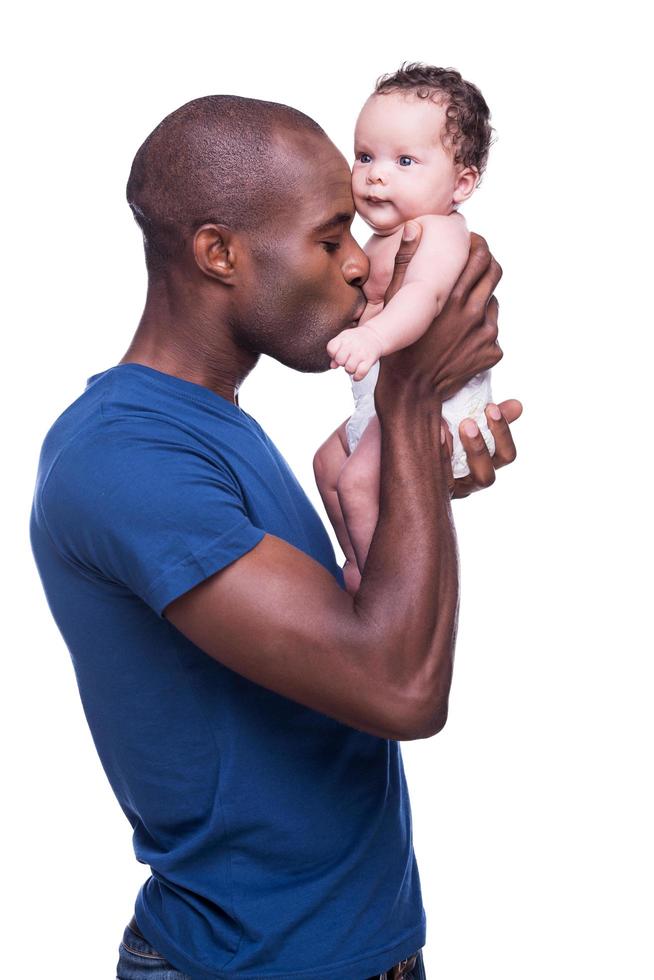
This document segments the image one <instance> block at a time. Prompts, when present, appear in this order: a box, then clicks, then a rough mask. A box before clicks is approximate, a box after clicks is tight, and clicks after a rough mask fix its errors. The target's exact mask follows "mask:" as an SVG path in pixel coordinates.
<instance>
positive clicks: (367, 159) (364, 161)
mask: <svg viewBox="0 0 654 980" xmlns="http://www.w3.org/2000/svg"><path fill="white" fill-rule="evenodd" d="M364 157H365V159H364ZM371 160H372V157H371V156H370V154H369V153H360V154H359V162H360V163H370V161H371Z"/></svg>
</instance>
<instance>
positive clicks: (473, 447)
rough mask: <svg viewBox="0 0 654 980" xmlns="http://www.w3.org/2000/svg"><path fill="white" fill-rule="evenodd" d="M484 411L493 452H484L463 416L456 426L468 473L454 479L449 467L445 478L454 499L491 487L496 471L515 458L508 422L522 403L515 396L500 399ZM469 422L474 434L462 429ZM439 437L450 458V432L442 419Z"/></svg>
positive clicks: (517, 415)
mask: <svg viewBox="0 0 654 980" xmlns="http://www.w3.org/2000/svg"><path fill="white" fill-rule="evenodd" d="M485 413H486V419H487V421H488V427H489V428H490V430H491V433H492V435H493V438H494V440H495V452H494V453H493V455H492V456H491V455H490V453H489V452H488V447H487V446H486V443H485V442H484V438H483V436H482V435H481V433H480V431H479V428H478V427H477V425H476V424H475V423H474V420H473V419H463V421H462V422H461V424H460V426H459V435H460V437H461V442H462V443H463V448H464V449H465V451H466V456H467V459H468V466H469V468H470V472H469V473H468V474H467V476H462V477H459V479H457V480H455V479H454V477H453V476H452V468H451V466H450V471H449V477H448V483H449V487H450V497H452V498H453V499H455V500H457V499H460V498H461V497H469V496H470V494H471V493H475V491H477V490H483V489H484V488H485V487H490V486H492V484H493V483H495V472H496V470H499V469H500V467H502V466H507V465H508V463H512V462H513V460H514V459H515V458H516V448H515V443H514V441H513V437H512V435H511V431H510V429H509V425H510V423H511V422H515V420H516V419H518V418H520V416H521V415H522V404H521V403H520V402H519V401H518V400H517V398H509V399H507V401H504V402H500V403H499V405H493V404H490V405H487V406H486V409H485ZM497 414H499V418H496V417H495V416H496V415H497ZM470 422H472V423H473V425H474V428H475V429H476V433H475V434H474V435H468V433H467V432H466V427H467V425H468V424H469V423H470ZM443 438H444V439H445V442H446V444H447V449H448V454H449V457H450V459H451V457H452V433H451V432H450V430H449V428H448V426H447V423H446V422H444V421H443V422H441V439H443Z"/></svg>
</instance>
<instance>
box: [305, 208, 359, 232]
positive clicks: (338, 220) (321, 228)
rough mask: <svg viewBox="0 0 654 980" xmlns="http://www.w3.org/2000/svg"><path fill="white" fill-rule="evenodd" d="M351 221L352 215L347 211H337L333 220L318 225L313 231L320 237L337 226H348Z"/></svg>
mask: <svg viewBox="0 0 654 980" xmlns="http://www.w3.org/2000/svg"><path fill="white" fill-rule="evenodd" d="M353 219H354V215H353V214H350V213H349V212H348V211H339V212H338V214H335V215H334V217H333V218H330V219H329V221H325V222H323V224H321V225H318V227H317V228H314V231H315V232H317V233H318V234H319V235H322V234H324V232H326V231H330V230H331V229H332V228H336V227H337V225H349V223H350V222H351V221H352V220H353Z"/></svg>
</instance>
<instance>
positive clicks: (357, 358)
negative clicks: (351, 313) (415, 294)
mask: <svg viewBox="0 0 654 980" xmlns="http://www.w3.org/2000/svg"><path fill="white" fill-rule="evenodd" d="M327 353H328V354H329V356H330V357H331V359H332V362H331V364H330V365H329V366H330V367H332V368H337V367H341V366H343V367H344V368H345V370H346V371H347V372H348V374H351V375H353V377H354V380H355V381H361V380H363V378H365V376H366V375H367V373H368V371H369V370H370V368H371V367H372V366H373V364H374V363H375V362H376V361H378V360H379V358H380V357H381V356H382V353H383V352H382V344H381V341H380V339H379V337H378V336H377V334H376V333H374V332H373V331H372V330H371V329H370V328H369V327H366V326H363V327H350V328H349V329H347V330H341V332H340V333H339V334H337V335H336V336H335V337H334V339H333V340H330V341H329V343H328V344H327Z"/></svg>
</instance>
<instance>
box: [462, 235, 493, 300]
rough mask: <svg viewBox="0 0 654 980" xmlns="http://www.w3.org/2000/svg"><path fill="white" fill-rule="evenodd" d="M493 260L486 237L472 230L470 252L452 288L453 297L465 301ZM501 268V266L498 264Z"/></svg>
mask: <svg viewBox="0 0 654 980" xmlns="http://www.w3.org/2000/svg"><path fill="white" fill-rule="evenodd" d="M491 260H493V256H492V255H491V253H490V249H489V248H488V245H487V244H486V239H485V238H482V237H481V235H477V234H475V232H474V231H473V232H470V252H469V253H468V261H467V262H466V264H465V268H464V270H463V272H462V273H461V275H460V276H459V278H458V279H457V281H456V282H455V284H454V288H453V289H452V293H451V297H452V299H453V300H455V301H456V302H458V303H465V301H466V299H467V298H468V296H469V295H470V293H471V291H472V289H473V288H474V287H475V286H476V284H477V283H478V282H479V280H480V279H481V278H482V276H483V275H484V274H485V273H486V272H487V271H488V268H489V266H490V264H491ZM498 268H499V266H498Z"/></svg>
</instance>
